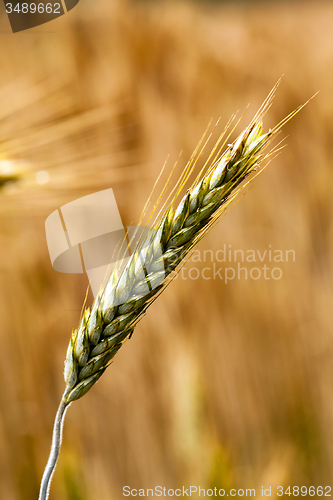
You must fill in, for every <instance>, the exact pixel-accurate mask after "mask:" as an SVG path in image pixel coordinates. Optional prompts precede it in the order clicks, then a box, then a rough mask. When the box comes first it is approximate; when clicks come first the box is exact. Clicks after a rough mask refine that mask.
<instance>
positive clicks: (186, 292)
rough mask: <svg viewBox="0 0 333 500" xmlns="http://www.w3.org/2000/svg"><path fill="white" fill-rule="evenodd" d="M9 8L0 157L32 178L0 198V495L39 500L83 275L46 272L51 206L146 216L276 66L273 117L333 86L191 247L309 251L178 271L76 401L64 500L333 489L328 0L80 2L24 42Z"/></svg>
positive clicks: (69, 420)
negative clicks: (90, 200) (255, 272)
mask: <svg viewBox="0 0 333 500" xmlns="http://www.w3.org/2000/svg"><path fill="white" fill-rule="evenodd" d="M81 4H82V5H81ZM0 13H1V16H0V39H1V44H2V50H1V51H0V102H1V104H0V169H2V173H3V172H4V169H6V168H10V167H13V169H14V173H15V172H18V175H19V176H20V177H21V180H20V181H19V182H15V181H12V182H11V183H7V184H5V185H4V186H3V187H2V188H1V190H0V234H1V236H0V237H1V240H0V241H1V246H0V252H1V260H0V269H1V271H0V283H1V285H0V292H1V301H0V317H1V330H0V331H1V348H2V356H1V363H0V380H1V391H0V450H1V451H0V498H1V499H5V500H34V499H37V496H38V489H39V482H40V479H41V476H42V472H43V468H44V466H45V463H46V460H47V456H48V452H49V446H50V442H51V431H52V426H53V419H54V416H55V412H56V409H57V406H58V403H59V400H60V398H61V395H62V392H63V389H64V382H63V374H62V370H63V360H64V357H65V354H66V349H67V344H68V341H69V336H70V332H71V330H72V328H74V327H76V326H77V323H78V318H79V315H80V309H81V307H82V303H83V300H84V296H85V292H86V286H87V278H86V276H85V275H74V274H72V275H71V274H67V275H66V274H60V273H57V272H56V271H54V270H53V269H52V266H51V263H50V258H49V255H48V250H47V245H46V239H45V229H44V224H45V219H46V217H47V216H48V215H49V214H50V213H51V212H52V211H53V210H55V209H57V208H58V207H60V206H61V205H63V204H64V203H67V202H69V201H71V200H73V199H75V198H78V197H79V196H82V195H84V194H89V193H93V192H95V191H98V190H101V189H105V188H108V187H112V188H113V189H114V192H115V196H116V199H117V202H118V205H119V209H120V213H121V216H122V219H123V221H124V223H125V224H128V225H130V223H131V222H132V221H137V220H138V218H139V215H140V213H141V210H142V207H143V205H144V203H145V201H146V198H147V197H148V195H149V193H150V191H151V189H152V186H153V185H154V182H155V180H156V178H157V176H158V173H159V171H160V169H161V167H162V165H163V163H164V161H165V160H166V158H167V157H168V155H169V162H168V165H169V167H170V168H171V166H172V164H173V163H174V162H175V161H176V160H177V158H178V155H179V153H180V151H182V156H181V159H180V164H182V165H184V164H185V162H186V160H187V159H188V158H189V156H190V155H191V153H192V151H193V149H194V148H195V146H196V144H197V142H198V140H199V139H200V136H201V134H202V133H203V131H204V130H205V128H206V126H207V124H208V122H209V120H210V118H213V119H214V120H215V121H216V120H217V119H218V118H219V117H221V124H222V125H221V127H222V128H223V125H224V124H225V123H226V122H227V121H228V119H229V117H230V115H231V114H232V113H233V112H235V111H237V110H238V109H239V110H240V112H242V111H243V110H244V109H245V108H246V106H247V104H248V103H251V106H250V108H249V110H248V111H247V112H246V114H245V116H244V118H243V120H242V124H243V125H244V126H245V125H246V124H247V123H248V121H249V120H250V119H251V118H252V116H253V114H254V113H255V111H256V110H257V108H258V106H259V105H260V104H261V102H262V101H263V99H264V98H265V96H266V94H267V93H268V92H269V90H270V89H271V88H272V86H273V85H274V84H275V82H276V81H277V80H278V78H279V77H280V76H281V75H282V74H284V77H283V81H282V83H281V86H280V88H279V90H278V92H277V97H276V100H275V103H274V105H273V107H272V108H271V110H270V111H269V113H268V115H267V117H266V119H265V126H267V127H271V126H273V125H275V123H277V122H278V121H279V120H281V119H282V118H283V117H284V116H285V115H286V114H288V113H289V112H290V111H292V110H293V109H294V108H295V107H297V106H298V105H299V104H302V103H303V102H305V101H306V100H307V99H308V98H309V97H311V96H312V95H313V94H314V93H315V92H317V91H318V90H320V93H319V94H318V95H317V96H316V97H315V99H314V100H312V101H311V102H310V103H309V104H308V105H307V106H306V108H305V109H304V110H302V111H301V113H300V114H299V115H297V116H296V117H295V118H294V119H293V120H292V121H291V122H290V123H289V124H288V125H287V126H286V127H285V129H284V131H283V132H282V134H281V138H282V137H285V136H288V138H287V141H286V143H287V148H285V149H284V150H283V151H282V152H281V154H280V155H279V156H278V158H276V159H275V160H274V162H273V163H272V164H271V165H270V166H269V167H268V168H267V169H266V170H265V172H263V173H262V174H261V175H260V177H259V178H258V180H257V181H256V182H255V183H254V185H253V187H252V189H251V190H249V192H248V193H247V194H246V196H244V197H241V199H240V202H239V203H238V204H237V206H236V207H235V208H233V210H232V211H231V212H230V213H229V214H228V215H227V216H226V217H225V218H224V219H223V220H222V222H221V223H220V224H219V225H218V226H217V227H216V228H215V229H214V230H213V231H212V232H211V233H210V234H209V235H208V236H207V237H206V238H205V239H204V240H203V241H202V242H201V243H200V245H199V247H198V248H199V250H200V252H202V253H203V251H204V250H208V249H212V250H213V251H217V250H219V249H221V248H223V245H224V244H226V245H227V247H228V245H231V246H232V248H233V249H243V250H244V251H246V250H248V249H255V250H259V251H260V252H263V251H264V250H266V249H268V248H269V245H271V248H272V249H281V250H282V251H285V250H289V249H293V250H294V251H295V255H296V258H295V262H288V263H287V262H284V263H281V264H280V267H281V269H282V271H283V276H282V278H281V279H280V280H272V279H271V280H265V279H259V280H252V279H248V280H245V279H242V280H233V281H230V282H228V283H227V284H225V283H224V282H222V281H221V280H205V279H203V278H200V279H198V280H193V281H191V280H190V279H187V280H183V279H180V278H177V279H176V280H175V282H174V283H173V284H172V286H170V287H169V288H168V289H167V290H166V291H165V293H164V294H163V295H162V296H161V297H160V298H159V300H158V301H157V302H156V303H155V304H154V305H153V306H152V307H151V309H150V310H149V311H148V312H147V315H146V316H145V317H144V319H143V320H142V322H141V323H140V324H139V326H138V327H137V329H136V331H135V333H134V336H133V338H132V339H131V340H130V341H129V342H128V343H127V344H126V345H125V346H124V348H123V349H121V351H120V352H119V354H118V355H117V356H116V358H115V361H114V363H113V365H112V367H110V368H109V369H108V370H107V372H106V373H105V375H104V376H103V377H102V379H101V381H100V382H99V383H98V384H97V385H96V387H94V388H93V389H92V390H91V392H89V393H88V394H87V396H85V397H84V398H83V399H82V400H80V401H78V402H76V403H74V404H73V405H72V406H71V408H70V409H69V411H68V414H67V417H66V423H65V431H64V441H63V449H62V452H61V455H60V460H59V463H58V467H57V470H56V473H55V476H54V480H53V483H52V488H51V495H50V500H56V499H58V500H118V499H120V498H123V496H122V488H123V486H125V485H129V486H131V487H132V488H153V487H155V486H157V485H162V486H166V487H168V488H177V487H181V486H182V485H184V486H189V485H198V486H199V485H200V486H201V487H205V488H209V487H215V486H216V487H218V488H225V489H228V488H232V487H234V488H257V496H260V495H259V493H260V489H261V486H262V485H264V486H265V487H268V486H272V491H273V494H272V497H273V498H277V497H276V494H275V492H276V486H279V485H282V486H284V487H287V486H288V485H291V486H294V485H298V486H302V485H305V486H311V485H314V486H326V485H332V475H333V446H332V442H333V441H332V439H333V431H332V429H333V369H332V361H333V338H332V322H333V314H332V310H333V308H332V299H333V293H332V280H333V275H332V265H333V252H332V249H333V227H332V222H331V221H332V215H333V204H332V199H333V160H332V158H333V151H332V149H333V141H332V137H333V97H332V89H333V37H332V34H331V26H332V16H333V5H332V3H331V2H329V1H321V0H316V1H314V0H313V1H308V2H305V1H304V2H302V1H294V2H268V1H267V2H264V1H261V2H247V3H242V2H240V3H236V2H229V3H224V2H220V3H218V2H215V3H206V2H204V3H200V2H190V1H187V2H186V1H182V0H177V1H173V2H171V1H164V2H163V1H159V2H158V1H156V2H152V1H151V2H148V1H147V2H143V1H141V2H130V1H129V0H126V1H125V0H123V1H120V0H119V1H117V0H108V1H107V0H99V1H98V2H91V1H90V2H88V1H87V2H84V1H83V0H82V2H80V4H79V5H78V6H77V7H76V8H75V9H73V11H71V13H69V14H67V15H66V16H64V17H63V18H60V19H58V20H56V21H53V22H52V23H49V24H46V25H44V26H41V27H39V28H35V29H33V30H29V31H27V32H21V33H17V34H15V35H13V34H11V33H10V31H9V23H8V20H7V18H6V17H5V13H4V7H3V5H1V6H0ZM238 130H239V131H240V130H241V128H239V129H238ZM8 162H9V163H8ZM43 170H46V171H47V172H49V174H50V182H49V183H48V184H46V185H38V184H37V183H36V180H35V174H36V172H38V171H43ZM0 174H1V172H0ZM6 175H7V174H6ZM196 265H197V266H199V267H200V268H202V267H205V265H209V264H207V263H206V264H205V263H199V264H196ZM222 265H223V264H222ZM89 301H91V296H90V297H89ZM192 498H197V497H193V496H192ZM284 498H285V497H284Z"/></svg>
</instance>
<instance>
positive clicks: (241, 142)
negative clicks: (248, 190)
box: [39, 84, 303, 500]
mask: <svg viewBox="0 0 333 500" xmlns="http://www.w3.org/2000/svg"><path fill="white" fill-rule="evenodd" d="M277 85H278V84H277ZM277 85H276V86H275V87H274V88H273V90H272V91H271V92H270V94H269V95H268V97H267V99H266V100H265V101H264V103H263V105H262V106H261V108H260V109H259V111H258V113H257V114H256V115H255V117H254V118H253V120H252V121H251V122H250V124H249V125H248V127H247V128H246V129H245V130H244V131H243V132H242V133H241V134H240V135H239V137H238V138H237V140H236V141H235V142H234V143H233V144H231V145H228V146H227V148H226V150H225V151H224V152H223V154H221V149H222V148H223V146H224V143H223V136H221V137H220V138H219V140H218V142H217V144H216V145H215V146H214V148H213V151H212V152H211V154H210V155H209V158H208V160H207V161H206V163H205V166H204V167H203V169H202V170H201V172H200V173H199V175H198V176H197V178H196V180H195V181H194V182H193V184H192V185H191V186H190V188H189V189H188V190H187V192H186V194H185V195H184V196H183V198H182V200H181V201H180V202H179V203H177V202H176V198H177V196H178V195H179V194H180V192H181V191H182V190H183V189H184V187H185V186H186V183H187V181H188V178H189V176H190V175H191V174H192V172H193V170H194V168H195V166H196V163H197V160H198V158H199V157H200V155H201V154H202V151H203V149H204V147H205V138H203V139H202V141H201V143H200V144H199V146H198V147H197V149H196V151H195V153H194V155H193V156H192V158H191V160H190V161H189V163H188V164H187V165H186V167H185V170H184V171H183V173H182V175H181V177H180V179H179V180H178V182H177V184H176V186H174V189H173V190H172V192H171V193H170V195H169V199H168V200H167V202H166V207H164V208H162V209H161V210H160V213H159V214H158V215H157V217H156V221H155V222H156V223H155V224H154V227H155V229H152V230H149V231H147V232H146V234H145V236H142V235H141V236H140V237H139V238H138V239H137V240H138V241H137V243H136V247H135V250H134V252H133V254H132V256H131V257H130V260H129V261H128V262H127V264H126V266H125V268H124V269H123V270H120V268H119V266H118V268H116V269H115V270H114V271H113V273H112V275H111V277H110V278H109V279H108V281H107V283H106V284H105V286H102V287H101V290H100V292H99V294H98V296H97V298H96V300H95V302H94V304H93V306H92V309H91V311H90V310H89V309H86V310H85V311H84V313H83V314H82V318H81V322H80V325H79V327H78V329H77V330H75V331H74V332H73V333H72V336H71V339H70V343H69V347H68V352H67V357H66V362H65V373H64V375H65V382H66V390H65V392H64V395H63V397H62V401H61V404H60V407H59V410H58V413H57V416H56V420H55V425H54V433H53V442H52V448H51V453H50V457H49V461H48V464H47V466H46V469H45V472H44V476H43V479H42V483H41V489H40V495H39V500H45V499H46V498H47V497H48V492H49V487H50V481H51V478H52V474H53V472H54V468H55V465H56V462H57V458H58V455H59V451H60V444H61V435H62V426H63V420H64V415H65V412H66V409H67V408H68V406H69V405H70V404H71V403H72V402H73V401H75V400H77V399H79V398H81V397H82V396H84V395H85V394H86V393H87V392H88V391H89V390H90V389H91V387H92V386H93V385H94V384H95V383H96V382H97V380H98V379H99V378H100V377H101V376H102V375H103V373H104V371H105V370H106V368H107V367H108V366H109V364H110V362H111V360H112V358H113V357H114V356H115V354H116V353H117V352H118V350H119V349H120V348H121V346H122V344H123V342H124V341H125V340H126V339H128V338H129V337H130V336H131V335H132V332H133V329H134V328H135V325H136V324H137V323H138V321H139V320H140V318H141V317H142V315H143V314H144V313H145V312H146V310H147V308H148V307H149V306H150V304H151V303H152V302H153V301H154V300H155V299H156V297H157V296H158V295H159V294H160V293H161V292H162V291H163V290H164V288H165V287H166V286H167V285H168V284H169V283H170V281H171V280H172V277H173V276H174V273H173V271H176V272H177V269H179V267H178V266H179V264H180V263H181V262H182V261H183V262H184V259H185V258H186V256H188V254H189V252H190V251H191V249H192V248H193V247H194V245H196V243H197V242H198V241H199V240H200V239H201V238H202V237H203V236H204V235H205V234H206V233H207V232H208V231H209V230H210V229H211V228H212V226H214V225H215V224H216V223H217V222H218V221H219V219H220V218H221V216H222V214H223V213H224V212H225V211H226V209H227V208H228V207H230V205H231V204H232V202H233V201H234V199H235V197H236V196H237V195H238V194H239V192H240V191H241V190H242V189H243V188H244V186H245V185H246V184H247V183H244V182H243V181H244V180H245V179H246V178H247V177H248V176H249V174H251V173H253V172H254V171H255V170H258V168H259V167H263V165H264V162H265V161H266V160H267V159H268V157H269V156H270V155H271V154H272V152H276V151H277V149H276V148H275V149H273V150H272V151H270V152H269V153H266V154H263V151H264V150H265V148H266V147H267V145H268V144H269V143H270V142H271V140H272V139H273V138H274V137H275V136H276V134H277V132H278V131H279V130H280V129H281V127H282V126H283V125H284V124H285V123H286V122H287V121H289V120H290V119H291V118H292V117H293V116H294V115H295V114H296V113H297V112H298V111H299V110H300V109H301V108H302V107H303V106H301V107H299V108H298V109H296V110H295V111H294V112H292V113H291V114H290V115H288V116H287V117H286V118H285V119H284V120H283V121H282V122H281V123H279V124H278V125H277V126H276V127H275V128H274V129H272V130H269V131H268V132H266V133H264V132H263V126H262V118H263V116H264V114H265V113H266V112H267V110H268V109H269V107H270V106H271V104H272V99H273V97H274V93H275V90H276V88H277ZM261 170H262V168H261V169H260V168H259V171H258V173H259V172H260V171H261ZM252 178H253V177H252ZM162 194H163V193H162ZM162 194H161V196H162ZM161 196H160V198H161ZM155 210H156V206H155ZM155 210H154V211H155ZM154 211H153V213H154ZM151 217H152V215H151ZM151 217H150V218H151ZM148 222H149V221H148ZM119 252H120V253H121V250H119Z"/></svg>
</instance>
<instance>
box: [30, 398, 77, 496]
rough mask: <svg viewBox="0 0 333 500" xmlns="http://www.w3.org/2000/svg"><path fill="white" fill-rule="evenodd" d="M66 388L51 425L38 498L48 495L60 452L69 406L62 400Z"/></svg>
mask: <svg viewBox="0 0 333 500" xmlns="http://www.w3.org/2000/svg"><path fill="white" fill-rule="evenodd" d="M67 392H68V391H67V389H66V391H65V392H64V395H63V398H62V399H61V403H60V405H59V408H58V411H57V414H56V417H55V421H54V426H53V435H52V446H51V451H50V456H49V459H48V462H47V465H46V467H45V471H44V474H43V478H42V482H41V485H40V491H39V497H38V500H46V499H47V498H48V496H49V491H50V484H51V479H52V476H53V473H54V469H55V467H56V465H57V460H58V456H59V452H60V447H61V441H62V430H63V426H64V420H65V414H66V410H67V408H68V407H69V405H70V403H66V401H65V400H64V399H65V397H66V395H67Z"/></svg>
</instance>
